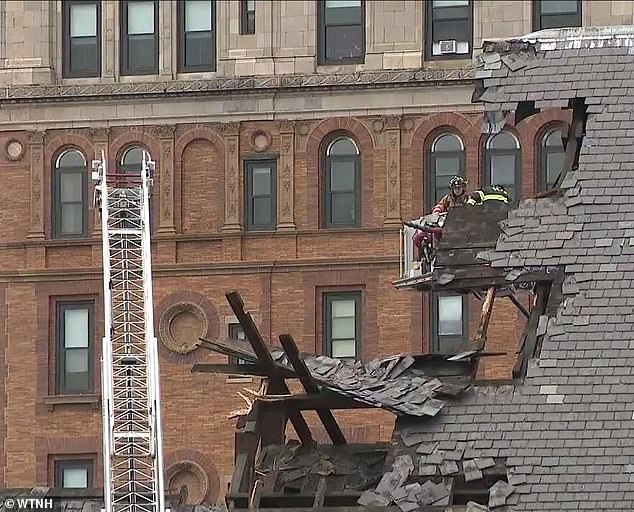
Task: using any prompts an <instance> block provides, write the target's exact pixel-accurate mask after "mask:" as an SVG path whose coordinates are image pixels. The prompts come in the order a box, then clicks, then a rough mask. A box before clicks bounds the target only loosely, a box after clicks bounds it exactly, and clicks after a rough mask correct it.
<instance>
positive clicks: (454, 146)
mask: <svg viewBox="0 0 634 512" xmlns="http://www.w3.org/2000/svg"><path fill="white" fill-rule="evenodd" d="M430 164H431V172H430V173H429V176H430V180H431V183H430V185H431V186H430V187H429V190H430V197H429V201H430V203H431V205H434V204H436V202H438V201H439V200H440V198H441V197H442V196H444V195H445V194H447V193H448V192H449V181H451V178H452V177H454V176H464V145H463V144H462V140H460V138H459V137H458V136H457V135H454V134H453V133H445V134H443V135H440V136H439V137H438V138H437V139H436V140H435V141H434V143H433V144H432V145H431V148H430Z"/></svg>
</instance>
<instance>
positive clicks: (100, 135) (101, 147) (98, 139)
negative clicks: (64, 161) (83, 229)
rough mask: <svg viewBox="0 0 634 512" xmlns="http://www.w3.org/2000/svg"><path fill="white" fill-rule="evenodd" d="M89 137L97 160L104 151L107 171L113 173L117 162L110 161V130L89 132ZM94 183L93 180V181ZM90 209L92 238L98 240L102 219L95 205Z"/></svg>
mask: <svg viewBox="0 0 634 512" xmlns="http://www.w3.org/2000/svg"><path fill="white" fill-rule="evenodd" d="M89 135H90V138H91V140H92V143H93V146H94V148H95V160H101V152H102V151H103V153H104V155H105V156H106V165H107V166H108V167H109V168H110V169H108V170H107V172H113V171H112V167H113V166H114V165H116V162H111V161H110V160H109V157H110V155H109V151H108V142H109V140H110V128H96V129H93V130H90V131H89ZM92 171H93V169H92V162H88V179H89V180H90V179H91V174H92ZM91 183H92V180H91ZM93 186H94V183H92V185H91V187H90V188H91V190H92V187H93ZM91 199H92V197H90V198H89V200H91ZM90 208H91V210H92V212H93V215H92V219H93V222H94V224H93V230H92V237H93V238H96V239H97V240H100V239H101V217H100V216H99V211H98V210H97V209H96V208H95V209H94V210H93V208H94V205H92V204H91V205H90Z"/></svg>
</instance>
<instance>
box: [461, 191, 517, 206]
mask: <svg viewBox="0 0 634 512" xmlns="http://www.w3.org/2000/svg"><path fill="white" fill-rule="evenodd" d="M486 201H500V202H502V203H505V204H508V202H509V198H508V196H505V195H503V194H500V193H499V192H491V191H486V192H485V191H482V190H476V191H475V192H474V193H473V194H471V195H470V196H469V199H467V204H470V205H475V204H482V203H485V202H486Z"/></svg>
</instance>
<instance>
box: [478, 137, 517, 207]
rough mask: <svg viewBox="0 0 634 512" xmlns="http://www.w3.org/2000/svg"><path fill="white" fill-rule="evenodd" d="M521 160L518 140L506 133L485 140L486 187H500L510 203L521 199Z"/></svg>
mask: <svg viewBox="0 0 634 512" xmlns="http://www.w3.org/2000/svg"><path fill="white" fill-rule="evenodd" d="M520 171H521V158H520V144H519V142H518V140H517V139H516V138H515V137H514V136H513V135H511V134H510V133H508V132H502V133H498V134H497V135H493V136H492V137H489V139H487V142H486V145H485V176H484V180H485V183H486V184H487V185H502V186H503V187H504V188H505V189H506V191H507V192H508V193H509V196H510V198H511V200H512V201H517V200H519V199H521V179H520Z"/></svg>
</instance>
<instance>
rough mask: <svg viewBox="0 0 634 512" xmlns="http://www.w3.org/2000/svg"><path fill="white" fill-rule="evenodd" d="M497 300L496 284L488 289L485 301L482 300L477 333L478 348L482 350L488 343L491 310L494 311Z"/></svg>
mask: <svg viewBox="0 0 634 512" xmlns="http://www.w3.org/2000/svg"><path fill="white" fill-rule="evenodd" d="M494 302H495V286H491V287H490V288H489V290H488V291H487V294H486V296H485V297H484V301H483V302H482V312H481V313H480V324H479V325H478V332H477V334H476V339H475V342H476V348H477V349H478V350H482V349H483V348H484V345H485V343H486V337H487V330H488V328H489V321H490V320H491V312H492V311H493V303H494Z"/></svg>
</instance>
